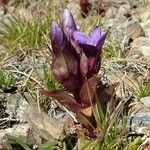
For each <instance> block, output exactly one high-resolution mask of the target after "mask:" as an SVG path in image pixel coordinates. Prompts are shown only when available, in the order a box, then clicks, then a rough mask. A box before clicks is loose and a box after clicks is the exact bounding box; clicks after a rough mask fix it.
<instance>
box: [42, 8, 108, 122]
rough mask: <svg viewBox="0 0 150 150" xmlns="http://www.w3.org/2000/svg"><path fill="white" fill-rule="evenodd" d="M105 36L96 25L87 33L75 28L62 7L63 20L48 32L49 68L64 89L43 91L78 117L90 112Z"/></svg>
mask: <svg viewBox="0 0 150 150" xmlns="http://www.w3.org/2000/svg"><path fill="white" fill-rule="evenodd" d="M105 38H106V33H105V32H102V31H101V29H100V27H98V26H97V27H95V28H94V29H93V31H92V32H91V35H90V36H88V35H86V34H84V33H83V32H80V31H78V29H77V27H76V24H75V21H74V19H73V16H72V14H71V13H70V12H69V11H68V10H67V9H65V11H64V14H63V21H62V24H59V25H58V24H57V23H56V22H54V23H53V24H52V27H51V35H50V40H51V45H52V50H51V54H52V63H51V69H52V72H53V74H54V76H55V78H56V80H57V81H58V82H60V83H61V84H62V85H63V86H64V88H65V90H47V91H43V92H42V93H43V94H45V95H47V96H50V97H52V98H54V99H56V100H58V101H59V102H60V103H61V104H62V105H63V106H65V107H66V108H67V109H68V110H70V111H72V112H74V113H76V114H77V116H78V117H79V116H80V117H81V114H84V115H85V116H88V117H89V116H91V112H92V111H91V102H93V101H95V94H96V92H97V85H98V81H99V78H98V77H97V73H98V71H99V69H100V61H101V60H100V54H101V49H102V46H103V44H104V41H105ZM89 95H90V96H89ZM89 108H90V109H89ZM80 117H79V118H80ZM81 118H82V117H81ZM80 121H82V119H81V120H80Z"/></svg>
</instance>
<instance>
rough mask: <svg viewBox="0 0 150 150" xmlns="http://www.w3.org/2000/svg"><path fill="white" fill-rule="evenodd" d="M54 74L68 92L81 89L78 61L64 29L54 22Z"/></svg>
mask: <svg viewBox="0 0 150 150" xmlns="http://www.w3.org/2000/svg"><path fill="white" fill-rule="evenodd" d="M50 37H51V45H52V51H51V53H52V64H51V68H52V72H53V74H54V76H55V78H56V79H57V80H58V81H59V82H60V83H61V84H63V86H64V87H65V88H66V89H67V90H70V91H72V90H76V89H77V88H78V87H79V84H80V81H79V75H78V68H79V67H78V66H79V65H78V60H77V56H76V54H75V51H74V49H73V48H72V46H71V45H70V43H69V42H68V40H67V37H66V35H65V33H64V31H63V30H62V28H61V27H60V26H59V25H58V24H57V23H56V22H54V23H53V24H52V28H51V36H50Z"/></svg>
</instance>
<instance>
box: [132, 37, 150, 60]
mask: <svg viewBox="0 0 150 150" xmlns="http://www.w3.org/2000/svg"><path fill="white" fill-rule="evenodd" d="M130 51H131V53H134V52H136V53H138V54H139V55H140V53H141V54H142V55H143V56H144V57H145V58H148V59H149V58H150V38H147V37H139V38H137V39H135V40H134V41H133V43H132V44H131V48H130Z"/></svg>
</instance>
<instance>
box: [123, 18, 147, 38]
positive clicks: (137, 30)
mask: <svg viewBox="0 0 150 150" xmlns="http://www.w3.org/2000/svg"><path fill="white" fill-rule="evenodd" d="M121 28H122V29H123V33H124V34H125V35H126V36H128V37H129V38H131V39H132V40H134V39H136V38H138V37H140V36H143V35H144V31H143V28H142V27H141V25H140V24H139V22H138V21H136V20H134V19H131V20H128V21H126V22H125V23H123V24H121Z"/></svg>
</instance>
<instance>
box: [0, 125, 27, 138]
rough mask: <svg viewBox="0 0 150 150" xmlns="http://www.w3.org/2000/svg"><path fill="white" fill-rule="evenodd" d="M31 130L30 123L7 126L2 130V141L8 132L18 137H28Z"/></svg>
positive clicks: (0, 131)
mask: <svg viewBox="0 0 150 150" xmlns="http://www.w3.org/2000/svg"><path fill="white" fill-rule="evenodd" d="M28 130H29V124H27V123H26V124H17V125H14V126H13V127H12V128H7V129H3V130H0V141H1V140H2V139H3V138H4V137H5V136H6V135H7V134H8V135H13V136H16V137H22V138H23V139H27V135H28Z"/></svg>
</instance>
